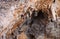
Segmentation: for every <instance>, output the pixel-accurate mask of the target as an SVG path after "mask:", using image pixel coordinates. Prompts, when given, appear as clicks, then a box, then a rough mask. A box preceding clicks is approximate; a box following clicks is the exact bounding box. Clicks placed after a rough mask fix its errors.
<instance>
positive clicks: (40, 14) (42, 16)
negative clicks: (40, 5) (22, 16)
mask: <svg viewBox="0 0 60 39" xmlns="http://www.w3.org/2000/svg"><path fill="white" fill-rule="evenodd" d="M36 12H37V16H35V15H36ZM31 18H32V19H48V14H47V13H46V12H43V11H42V10H39V11H35V10H34V11H33V12H32V17H31Z"/></svg>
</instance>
